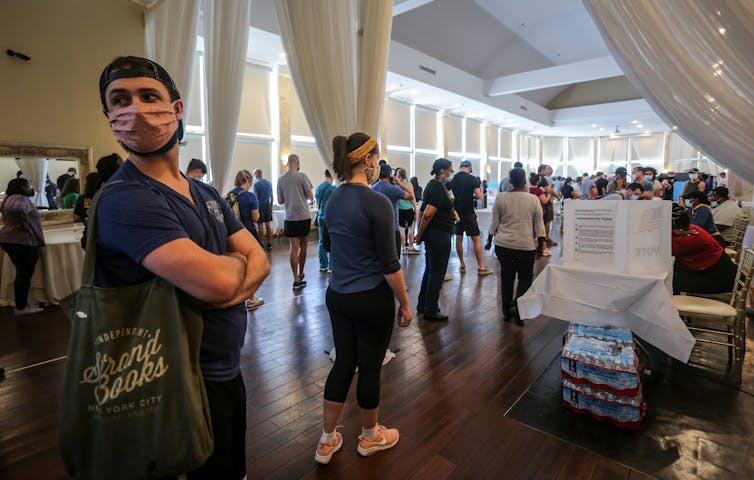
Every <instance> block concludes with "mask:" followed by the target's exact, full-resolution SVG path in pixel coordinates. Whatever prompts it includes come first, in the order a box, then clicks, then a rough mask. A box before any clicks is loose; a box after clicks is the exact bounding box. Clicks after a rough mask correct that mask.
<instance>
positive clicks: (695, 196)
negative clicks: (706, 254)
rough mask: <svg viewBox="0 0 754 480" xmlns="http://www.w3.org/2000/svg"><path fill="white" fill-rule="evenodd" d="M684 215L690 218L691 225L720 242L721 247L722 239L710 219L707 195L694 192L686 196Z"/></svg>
mask: <svg viewBox="0 0 754 480" xmlns="http://www.w3.org/2000/svg"><path fill="white" fill-rule="evenodd" d="M685 200H686V213H688V214H689V217H691V223H692V224H694V225H697V226H699V227H702V228H703V229H704V230H705V231H706V232H707V233H709V234H710V235H712V238H714V239H715V240H717V241H718V242H720V245H723V243H724V241H723V237H722V235H720V231H719V230H718V229H717V226H715V220H714V219H713V217H712V209H711V208H710V201H709V199H708V198H707V195H706V194H705V193H704V192H702V191H700V190H696V191H693V192H691V193H688V194H686V197H685Z"/></svg>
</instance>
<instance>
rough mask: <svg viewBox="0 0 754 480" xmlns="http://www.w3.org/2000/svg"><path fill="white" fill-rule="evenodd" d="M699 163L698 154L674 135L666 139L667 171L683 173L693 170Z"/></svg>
mask: <svg viewBox="0 0 754 480" xmlns="http://www.w3.org/2000/svg"><path fill="white" fill-rule="evenodd" d="M698 162H699V152H698V151H697V150H696V149H695V148H694V147H693V146H692V145H689V144H688V142H686V140H684V139H682V138H681V137H680V136H678V135H677V134H675V133H672V134H670V138H668V170H671V171H674V172H683V171H686V170H688V169H689V168H695V167H696V166H697V164H698Z"/></svg>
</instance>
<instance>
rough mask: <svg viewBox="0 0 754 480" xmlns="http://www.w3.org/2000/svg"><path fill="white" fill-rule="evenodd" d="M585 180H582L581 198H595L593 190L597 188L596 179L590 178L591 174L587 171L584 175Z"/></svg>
mask: <svg viewBox="0 0 754 480" xmlns="http://www.w3.org/2000/svg"><path fill="white" fill-rule="evenodd" d="M582 177H583V180H581V187H580V188H579V198H580V199H582V200H591V199H592V198H594V197H593V196H592V191H593V190H595V189H596V188H597V186H596V185H595V183H594V181H593V180H592V179H591V178H589V174H588V173H585V174H583V175H582Z"/></svg>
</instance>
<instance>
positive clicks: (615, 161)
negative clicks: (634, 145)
mask: <svg viewBox="0 0 754 480" xmlns="http://www.w3.org/2000/svg"><path fill="white" fill-rule="evenodd" d="M599 141H600V148H599V158H598V159H597V167H598V168H599V169H600V170H601V171H603V172H605V173H606V174H608V175H612V174H613V173H615V169H616V168H618V167H624V168H626V167H627V166H628V138H627V137H619V138H609V137H608V138H600V140H599Z"/></svg>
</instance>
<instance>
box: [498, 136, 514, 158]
mask: <svg viewBox="0 0 754 480" xmlns="http://www.w3.org/2000/svg"><path fill="white" fill-rule="evenodd" d="M500 156H501V157H502V158H507V159H508V160H513V159H514V158H515V157H514V155H513V132H512V131H511V130H507V129H505V128H502V129H500Z"/></svg>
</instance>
